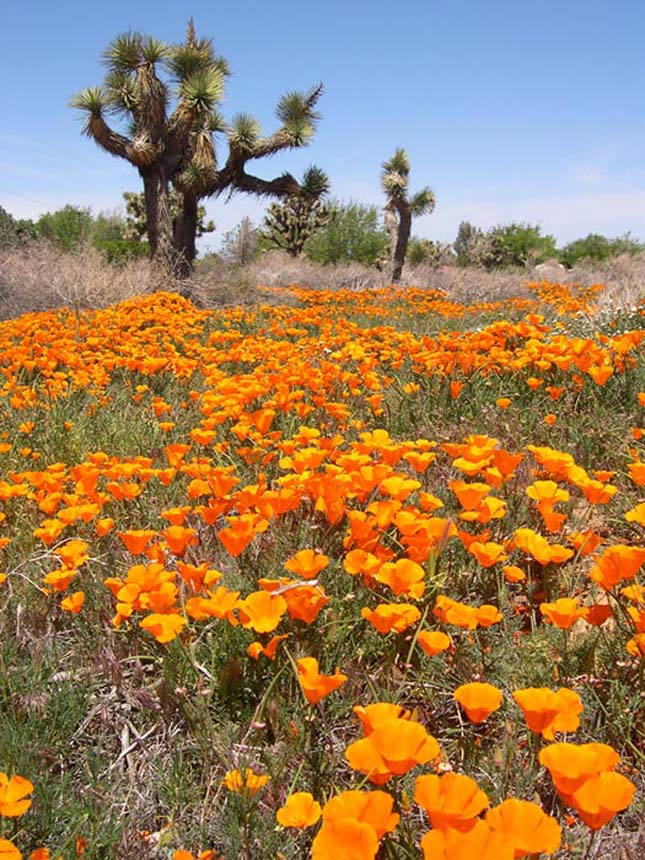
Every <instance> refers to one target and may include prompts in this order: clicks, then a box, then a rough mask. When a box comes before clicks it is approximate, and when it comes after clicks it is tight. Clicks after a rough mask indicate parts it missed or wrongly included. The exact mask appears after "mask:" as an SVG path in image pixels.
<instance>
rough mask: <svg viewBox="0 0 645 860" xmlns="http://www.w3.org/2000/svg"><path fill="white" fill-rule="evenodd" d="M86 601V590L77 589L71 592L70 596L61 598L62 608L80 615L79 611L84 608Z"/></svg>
mask: <svg viewBox="0 0 645 860" xmlns="http://www.w3.org/2000/svg"><path fill="white" fill-rule="evenodd" d="M84 603H85V592H84V591H75V592H74V593H73V594H70V596H69V597H66V598H65V599H64V600H61V603H60V608H61V609H63V610H64V611H65V612H72V613H73V614H74V615H78V613H79V612H80V611H81V609H82V608H83V604H84Z"/></svg>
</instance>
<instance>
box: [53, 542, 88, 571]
mask: <svg viewBox="0 0 645 860" xmlns="http://www.w3.org/2000/svg"><path fill="white" fill-rule="evenodd" d="M87 549H88V544H87V543H86V542H85V541H84V540H69V541H67V543H64V544H63V545H62V546H59V547H57V548H56V549H55V550H54V555H57V556H58V558H59V559H60V560H61V561H62V563H63V564H64V565H65V567H69V568H75V567H80V566H81V565H82V564H83V563H84V562H86V561H87V560H88V558H89V557H90V556H89V553H88V552H87Z"/></svg>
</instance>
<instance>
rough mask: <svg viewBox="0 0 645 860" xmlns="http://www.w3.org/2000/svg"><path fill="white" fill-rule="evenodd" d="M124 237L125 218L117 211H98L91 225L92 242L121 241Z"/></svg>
mask: <svg viewBox="0 0 645 860" xmlns="http://www.w3.org/2000/svg"><path fill="white" fill-rule="evenodd" d="M124 239H125V218H124V217H123V216H122V215H120V214H118V213H109V212H99V214H98V215H97V216H96V218H95V219H94V224H93V227H92V244H93V245H95V246H96V247H97V248H98V247H99V245H100V244H101V243H102V242H121V241H123V240H124Z"/></svg>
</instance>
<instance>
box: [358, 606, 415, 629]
mask: <svg viewBox="0 0 645 860" xmlns="http://www.w3.org/2000/svg"><path fill="white" fill-rule="evenodd" d="M361 616H362V617H363V618H365V619H366V620H367V621H369V622H370V624H371V625H372V626H373V627H375V628H376V629H377V630H378V632H379V633H383V634H385V633H391V632H392V631H394V632H395V633H403V631H404V630H407V629H408V627H410V626H411V625H412V624H416V622H417V621H418V620H419V619H420V618H421V612H420V611H419V610H418V609H417V607H416V606H413V605H412V604H411V603H379V605H378V606H377V607H376V608H375V609H373V610H372V609H368V607H367V606H364V607H363V609H361Z"/></svg>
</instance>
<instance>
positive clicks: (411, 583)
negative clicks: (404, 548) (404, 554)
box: [374, 558, 426, 598]
mask: <svg viewBox="0 0 645 860" xmlns="http://www.w3.org/2000/svg"><path fill="white" fill-rule="evenodd" d="M425 575H426V572H425V570H424V569H423V568H422V567H421V565H420V564H417V562H416V561H411V560H410V559H409V558H400V559H399V560H398V561H395V562H391V561H388V562H385V564H382V565H381V567H380V568H379V569H378V571H377V572H376V573H375V574H374V579H375V580H376V581H377V582H383V583H385V584H386V585H388V586H389V587H390V588H391V589H392V591H393V592H394V594H396V595H399V594H406V595H408V596H410V597H414V598H419V597H421V595H422V594H423V591H424V589H425V582H424V579H425Z"/></svg>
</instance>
